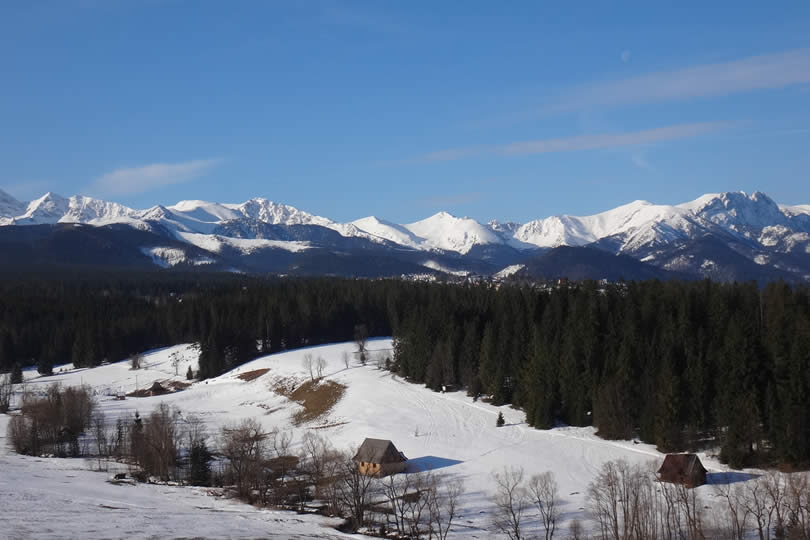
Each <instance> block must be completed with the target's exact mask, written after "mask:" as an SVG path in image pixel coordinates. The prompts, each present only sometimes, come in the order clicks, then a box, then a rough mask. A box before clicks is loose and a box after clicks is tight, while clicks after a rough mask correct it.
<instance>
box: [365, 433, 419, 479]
mask: <svg viewBox="0 0 810 540" xmlns="http://www.w3.org/2000/svg"><path fill="white" fill-rule="evenodd" d="M354 462H355V463H357V469H358V470H359V471H360V474H365V475H367V476H388V475H389V474H396V473H400V472H403V471H404V470H405V468H406V467H407V466H408V458H406V457H405V454H403V453H402V452H400V451H399V450H397V447H396V446H394V443H392V442H391V441H388V440H385V439H370V438H367V439H366V440H365V441H363V444H361V445H360V449H359V450H357V454H356V455H355V456H354Z"/></svg>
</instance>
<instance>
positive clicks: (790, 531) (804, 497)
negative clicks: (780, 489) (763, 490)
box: [785, 472, 810, 540]
mask: <svg viewBox="0 0 810 540" xmlns="http://www.w3.org/2000/svg"><path fill="white" fill-rule="evenodd" d="M786 492H787V498H786V500H787V508H788V518H787V526H786V527H785V533H786V537H787V538H790V539H793V538H801V539H802V540H805V539H807V538H810V474H809V473H806V472H805V473H793V474H791V475H789V476H788V481H787V490H786Z"/></svg>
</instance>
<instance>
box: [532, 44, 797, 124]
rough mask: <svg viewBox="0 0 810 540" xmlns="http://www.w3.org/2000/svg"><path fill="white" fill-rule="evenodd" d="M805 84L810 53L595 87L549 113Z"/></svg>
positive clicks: (755, 58) (793, 52) (684, 70)
mask: <svg viewBox="0 0 810 540" xmlns="http://www.w3.org/2000/svg"><path fill="white" fill-rule="evenodd" d="M625 53H627V54H626V60H625ZM629 59H630V52H629V51H625V52H624V53H622V60H623V61H625V62H626V61H628V60H629ZM803 83H810V49H794V50H790V51H784V52H780V53H774V54H763V55H759V56H751V57H748V58H743V59H741V60H735V61H732V62H724V63H717V64H702V65H697V66H691V67H687V68H682V69H677V70H673V71H659V72H655V73H648V74H646V75H640V76H638V77H632V78H629V79H622V80H618V81H610V82H602V83H596V84H590V85H587V86H583V87H581V88H579V89H574V90H572V91H570V92H567V93H566V96H565V97H564V98H562V99H560V100H559V101H558V102H556V103H552V104H551V105H550V106H549V107H548V108H547V109H546V111H547V112H554V111H564V110H572V109H578V108H581V107H590V106H595V105H629V104H642V103H659V102H665V101H677V100H685V99H692V98H701V97H712V96H725V95H729V94H736V93H740V92H749V91H753V90H764V89H775V88H785V87H787V86H792V85H795V84H803Z"/></svg>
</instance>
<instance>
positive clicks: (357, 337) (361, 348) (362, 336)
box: [354, 324, 368, 366]
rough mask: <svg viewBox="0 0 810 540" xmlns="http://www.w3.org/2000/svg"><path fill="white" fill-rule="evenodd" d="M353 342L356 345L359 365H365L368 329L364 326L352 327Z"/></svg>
mask: <svg viewBox="0 0 810 540" xmlns="http://www.w3.org/2000/svg"><path fill="white" fill-rule="evenodd" d="M354 342H355V343H356V344H357V355H358V357H359V358H360V363H361V364H363V365H364V366H365V365H366V345H367V344H368V328H367V327H366V325H365V324H358V325H357V326H355V327H354Z"/></svg>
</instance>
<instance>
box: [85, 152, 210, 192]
mask: <svg viewBox="0 0 810 540" xmlns="http://www.w3.org/2000/svg"><path fill="white" fill-rule="evenodd" d="M219 161H220V160H218V159H198V160H194V161H186V162H183V163H153V164H151V165H144V166H143V167H132V168H128V169H117V170H114V171H111V172H108V173H106V174H105V175H103V176H101V177H100V178H98V179H96V180H95V181H94V182H93V183H92V184H91V186H90V188H89V189H88V191H89V192H91V193H98V194H99V195H134V194H137V193H145V192H147V191H152V190H153V189H157V188H161V187H164V186H171V185H174V184H182V183H183V182H189V181H191V180H194V179H195V178H197V177H199V176H200V175H202V174H203V173H205V172H206V171H207V170H209V169H210V168H211V167H213V166H215V165H216V164H217V163H219Z"/></svg>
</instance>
